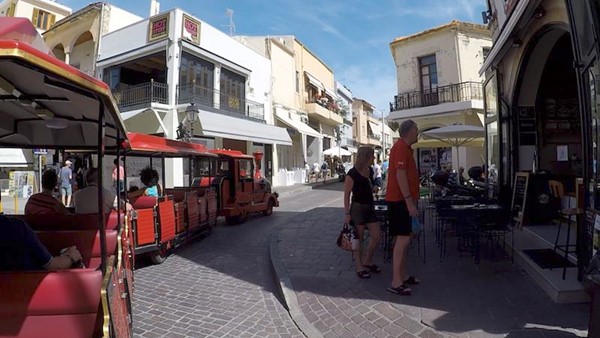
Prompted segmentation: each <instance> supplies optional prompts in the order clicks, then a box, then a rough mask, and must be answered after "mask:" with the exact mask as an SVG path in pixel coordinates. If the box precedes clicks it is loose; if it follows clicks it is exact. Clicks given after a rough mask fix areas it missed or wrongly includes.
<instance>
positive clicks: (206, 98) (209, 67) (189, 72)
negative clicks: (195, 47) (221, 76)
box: [179, 53, 215, 105]
mask: <svg viewBox="0 0 600 338" xmlns="http://www.w3.org/2000/svg"><path fill="white" fill-rule="evenodd" d="M214 74H215V65H214V64H212V63H210V62H208V61H206V60H203V59H201V58H198V57H195V56H193V55H191V54H188V53H183V55H182V56H181V65H180V66H179V96H180V102H182V101H183V102H191V101H193V102H198V103H203V104H206V105H212V103H213V101H214V97H213V93H214V78H215V76H214Z"/></svg>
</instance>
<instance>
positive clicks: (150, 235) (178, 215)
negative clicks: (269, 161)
mask: <svg viewBox="0 0 600 338" xmlns="http://www.w3.org/2000/svg"><path fill="white" fill-rule="evenodd" d="M123 154H124V158H125V168H127V167H128V166H127V161H128V159H129V158H131V157H148V158H150V159H151V160H150V166H151V167H152V166H153V161H152V159H153V158H158V159H159V160H160V161H159V164H160V167H161V168H160V169H161V172H162V173H163V179H162V182H163V184H164V182H165V181H166V179H165V171H166V170H165V159H166V158H181V159H184V158H185V159H186V160H187V161H186V162H187V164H188V168H187V173H188V175H187V176H188V182H187V183H185V184H184V186H181V187H171V188H165V189H159V190H160V192H161V193H160V194H159V195H160V196H155V197H153V196H144V195H142V194H140V193H138V191H139V190H138V191H135V192H132V193H130V194H129V196H128V201H129V203H131V205H132V206H133V208H134V210H135V212H134V213H133V216H132V227H133V243H135V254H136V256H138V255H148V256H150V258H151V260H152V262H154V263H155V264H159V263H162V262H163V261H164V260H165V258H166V256H167V255H168V253H169V251H170V250H171V249H173V248H175V247H177V246H179V245H181V244H183V243H185V242H186V241H189V240H191V239H193V238H195V237H197V236H199V235H203V234H207V233H209V232H210V231H211V230H212V228H213V227H214V226H215V225H216V223H217V217H218V216H224V217H225V219H226V221H227V223H229V224H238V223H243V222H245V221H246V220H247V218H248V215H249V214H251V213H263V214H264V215H267V216H268V215H271V214H272V212H273V207H276V206H279V202H278V199H277V197H278V195H277V193H273V192H272V191H271V184H270V182H269V181H268V180H266V179H264V178H262V176H261V175H260V167H259V166H258V165H257V166H255V164H254V161H255V160H256V163H260V160H261V157H262V154H261V153H255V157H253V156H249V155H244V154H243V153H241V152H239V151H231V150H208V149H207V148H206V147H205V146H203V145H200V144H194V143H187V142H181V141H175V140H169V139H165V138H163V137H158V136H152V135H144V134H138V133H128V143H126V144H124V145H123ZM134 174H137V173H134ZM125 176H126V177H127V178H128V179H127V181H129V180H130V179H131V175H130V173H126V174H125ZM129 183H130V182H127V183H126V186H127V185H130V184H129Z"/></svg>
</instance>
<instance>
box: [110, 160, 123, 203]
mask: <svg viewBox="0 0 600 338" xmlns="http://www.w3.org/2000/svg"><path fill="white" fill-rule="evenodd" d="M113 163H114V166H113V171H112V183H113V186H114V187H115V191H116V193H117V194H120V193H122V192H123V191H125V168H123V166H122V165H120V164H119V160H118V159H116V158H115V160H114V161H113Z"/></svg>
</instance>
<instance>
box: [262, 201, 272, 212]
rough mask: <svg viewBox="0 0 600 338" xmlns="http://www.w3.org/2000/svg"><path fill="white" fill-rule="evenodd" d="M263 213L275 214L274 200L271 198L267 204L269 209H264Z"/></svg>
mask: <svg viewBox="0 0 600 338" xmlns="http://www.w3.org/2000/svg"><path fill="white" fill-rule="evenodd" d="M263 215H265V216H271V215H273V200H271V199H270V200H269V203H268V204H267V209H265V211H263Z"/></svg>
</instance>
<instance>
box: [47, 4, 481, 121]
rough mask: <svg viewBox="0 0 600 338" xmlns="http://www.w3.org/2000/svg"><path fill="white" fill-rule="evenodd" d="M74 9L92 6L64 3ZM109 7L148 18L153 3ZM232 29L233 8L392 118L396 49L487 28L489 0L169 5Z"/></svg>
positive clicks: (250, 31)
mask: <svg viewBox="0 0 600 338" xmlns="http://www.w3.org/2000/svg"><path fill="white" fill-rule="evenodd" d="M57 2H60V3H62V4H64V5H66V6H69V7H71V8H72V9H73V11H75V10H77V9H79V8H81V7H83V6H85V5H87V4H88V3H90V2H89V1H82V0H58V1H57ZM109 2H110V3H112V4H114V5H116V6H118V7H121V8H123V9H125V10H128V11H130V12H133V13H135V14H137V15H140V16H142V17H147V16H148V13H149V9H150V0H114V1H109ZM173 7H180V8H182V9H184V10H186V11H187V12H189V13H192V14H194V16H196V17H198V18H199V19H201V20H202V21H204V22H207V23H208V24H210V25H212V26H214V27H216V28H219V29H221V30H223V31H228V27H226V25H227V24H228V22H229V21H228V19H227V17H226V16H225V11H226V9H227V8H231V9H233V10H234V15H233V20H234V23H235V26H236V34H239V35H282V34H293V35H295V36H296V37H297V38H298V39H299V40H300V41H302V42H303V43H304V44H305V45H307V46H308V48H309V49H311V50H312V51H313V52H314V53H316V54H317V55H318V56H319V57H320V58H321V59H322V60H323V61H324V62H325V63H326V64H327V65H329V66H330V67H331V68H333V70H334V72H335V77H336V79H337V80H338V81H340V82H342V83H343V84H344V85H346V86H347V87H348V88H350V90H352V92H353V94H354V96H355V97H359V98H362V99H366V100H367V101H369V102H370V103H371V104H374V105H375V106H376V107H377V108H378V109H379V110H382V111H384V112H385V113H387V112H388V111H389V105H388V103H389V102H391V101H392V100H393V97H394V95H395V94H396V93H397V86H396V70H395V67H394V62H393V60H392V57H391V53H390V49H389V43H390V42H391V41H392V40H393V39H394V38H395V37H398V36H405V35H410V34H413V33H416V32H419V31H422V30H424V29H427V28H430V27H435V26H439V25H441V24H444V23H447V22H450V21H452V20H454V19H458V20H464V21H471V22H477V23H481V12H482V11H484V10H485V0H319V1H315V0H210V1H207V0H187V1H183V0H180V1H177V0H162V1H160V9H161V11H166V10H168V9H171V8H173Z"/></svg>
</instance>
